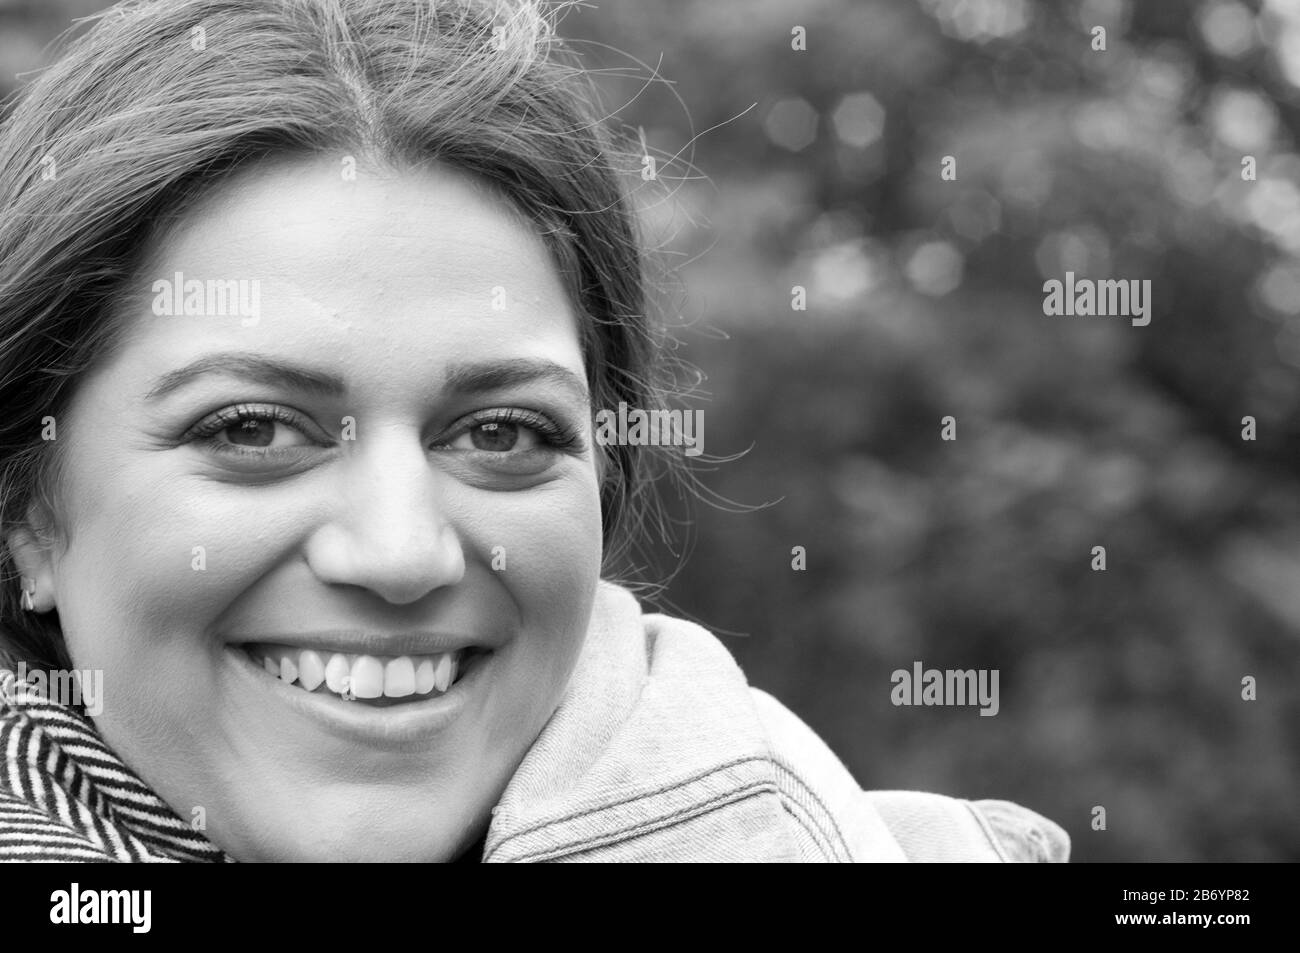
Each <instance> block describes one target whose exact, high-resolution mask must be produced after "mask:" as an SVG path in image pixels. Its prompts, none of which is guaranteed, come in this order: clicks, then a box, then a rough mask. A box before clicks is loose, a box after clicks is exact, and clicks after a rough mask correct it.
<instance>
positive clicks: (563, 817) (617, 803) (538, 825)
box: [492, 756, 770, 853]
mask: <svg viewBox="0 0 1300 953" xmlns="http://www.w3.org/2000/svg"><path fill="white" fill-rule="evenodd" d="M769 760H770V759H768V758H763V757H757V756H754V757H748V758H735V759H733V760H731V761H727V762H725V763H723V764H718V765H714V766H713V767H711V768H709V769H708V770H706V771H700V772H698V773H696V774H692V775H689V776H687V777H685V778H682V779H681V780H679V781H675V782H674V783H672V784H669V785H666V786H664V787H657V788H653V789H651V790H647V791H638V792H637V793H636V794H629V795H627V796H626V797H621V798H617V799H615V800H611V801H604V802H602V803H600V804H597V805H595V806H594V807H587V808H583V809H582V810H579V811H571V812H570V813H568V814H560V815H557V816H555V817H548V818H546V819H545V820H541V821H536V822H534V823H533V824H531V825H529V826H528V827H525V828H523V829H522V830H517V831H513V832H511V833H510V834H508V835H506V837H505V838H503V839H502V840H501V842H500V843H499V844H497V845H496V847H494V848H492V853H495V852H496V850H497V849H498V848H499V847H500V846H501V844H505V843H508V842H509V841H511V840H514V839H516V838H519V837H523V836H524V835H526V834H531V833H533V832H534V831H539V830H541V829H542V828H545V827H550V826H551V825H553V824H562V823H564V822H565V821H574V820H577V819H578V818H580V817H586V816H587V815H589V814H598V813H600V812H601V811H607V810H609V809H610V808H614V807H623V806H624V805H627V804H633V803H635V802H637V801H642V800H645V799H646V798H648V797H654V796H655V795H658V794H665V793H667V792H668V791H675V790H677V789H678V788H684V787H686V786H687V785H688V784H694V783H695V782H697V781H702V780H704V779H705V778H707V777H710V776H711V775H714V774H718V773H719V772H721V771H725V770H727V769H728V768H735V767H739V766H740V765H743V764H748V763H750V762H753V761H757V762H764V761H769Z"/></svg>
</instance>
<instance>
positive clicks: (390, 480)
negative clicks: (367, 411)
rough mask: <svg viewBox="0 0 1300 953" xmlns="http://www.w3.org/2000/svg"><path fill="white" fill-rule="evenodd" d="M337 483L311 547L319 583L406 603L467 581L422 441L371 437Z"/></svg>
mask: <svg viewBox="0 0 1300 953" xmlns="http://www.w3.org/2000/svg"><path fill="white" fill-rule="evenodd" d="M338 480H339V486H340V490H339V493H338V495H337V497H336V498H335V499H334V500H333V501H332V505H331V507H330V509H329V513H330V515H329V517H328V518H327V519H326V520H324V521H323V522H322V524H321V525H320V526H318V527H317V528H316V529H315V531H314V532H313V533H312V534H311V536H310V537H309V538H308V540H307V544H306V557H307V563H308V565H309V566H310V567H311V570H312V572H313V573H314V574H315V575H316V577H317V578H318V579H320V580H321V581H322V582H325V583H330V584H333V585H349V586H359V587H362V588H364V589H368V590H370V591H371V592H374V593H375V594H376V595H378V596H380V597H381V598H383V599H384V600H385V601H387V602H390V603H392V604H394V605H406V604H409V603H412V602H416V601H418V600H419V599H421V598H422V597H424V596H425V595H427V594H428V593H430V592H432V591H433V590H434V589H437V588H439V587H442V586H450V585H455V584H456V583H458V582H459V581H460V580H461V579H462V578H463V577H464V575H465V553H464V549H463V548H462V545H461V542H460V538H459V536H458V535H457V533H456V529H455V526H454V525H453V524H452V521H451V520H450V519H449V518H448V514H447V512H446V510H445V507H444V505H443V504H444V501H443V499H442V497H443V489H444V488H443V487H441V486H440V482H441V480H442V475H441V474H440V473H439V472H438V471H437V470H436V469H435V468H434V467H432V466H430V464H429V460H428V457H427V456H426V454H425V450H424V448H423V446H422V445H421V441H420V439H419V437H418V435H415V436H412V435H410V434H403V433H401V432H397V431H391V432H379V431H374V432H372V433H371V434H370V435H369V436H368V438H367V440H366V443H365V445H364V446H361V445H358V446H357V449H356V452H355V453H354V454H353V455H352V456H351V457H350V458H349V459H348V460H347V461H346V463H345V464H344V466H343V467H341V468H340V470H339V473H338Z"/></svg>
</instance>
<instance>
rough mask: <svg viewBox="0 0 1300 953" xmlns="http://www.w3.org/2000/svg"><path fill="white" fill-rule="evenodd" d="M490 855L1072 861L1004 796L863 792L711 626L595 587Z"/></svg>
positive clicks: (1059, 839) (493, 834)
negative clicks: (572, 657)
mask: <svg viewBox="0 0 1300 953" xmlns="http://www.w3.org/2000/svg"><path fill="white" fill-rule="evenodd" d="M492 815H493V816H492V822H491V824H490V826H489V829H488V833H487V838H486V843H485V847H484V853H483V859H484V861H485V862H512V861H514V862H518V861H551V860H555V861H559V860H565V861H722V862H729V861H816V862H821V861H839V862H853V861H1064V860H1066V859H1067V858H1068V855H1069V847H1070V841H1069V837H1068V835H1067V834H1066V833H1065V831H1064V830H1062V829H1061V828H1060V827H1059V826H1058V825H1057V824H1055V823H1053V822H1052V821H1050V820H1048V819H1047V818H1045V817H1042V816H1040V815H1038V814H1036V813H1034V812H1033V811H1030V810H1028V809H1026V808H1023V807H1020V806H1018V805H1015V804H1012V803H1010V802H1007V801H967V800H962V799H958V798H951V797H945V796H943V795H939V794H928V793H921V792H913V791H863V790H862V789H861V788H860V787H859V786H858V784H857V783H856V782H855V781H854V780H853V777H852V775H851V774H850V773H849V772H848V770H847V769H846V768H845V767H844V765H843V764H842V763H841V762H840V760H839V759H838V758H837V757H836V756H835V755H834V754H833V753H832V752H831V751H830V749H829V748H827V747H826V745H825V743H823V742H822V740H821V739H820V738H818V737H817V735H816V734H815V733H814V732H813V731H812V730H811V729H810V728H809V727H808V726H807V725H805V724H804V723H803V722H802V721H800V720H799V719H798V718H797V717H796V716H795V715H794V714H792V713H791V712H790V711H789V710H788V709H786V708H785V707H784V706H783V705H781V703H780V702H778V701H776V699H774V698H772V697H771V696H770V695H768V694H766V693H764V692H762V691H760V690H758V689H755V688H752V687H750V686H749V685H748V683H747V682H746V680H745V677H744V675H743V673H742V672H741V671H740V669H739V667H738V666H737V665H736V663H735V661H734V659H733V658H732V657H731V654H730V653H729V652H728V651H727V649H726V648H725V647H724V646H723V645H722V643H721V642H720V641H718V639H717V638H715V637H714V636H713V635H712V634H711V633H709V632H708V631H707V630H705V629H703V628H701V627H700V626H698V625H696V624H694V623H691V622H686V621H682V620H680V619H673V618H670V617H668V616H664V615H659V614H642V611H641V607H640V605H639V604H638V603H637V601H636V599H635V597H634V596H633V595H632V594H631V593H630V592H628V591H627V590H626V589H623V588H621V587H619V586H617V585H615V584H613V583H610V582H602V583H600V587H599V590H598V593H597V598H596V603H595V608H594V611H593V615H592V622H591V626H590V629H589V631H588V634H587V638H586V642H585V643H584V646H583V649H582V652H581V654H580V656H579V659H578V662H577V666H576V668H575V671H574V673H573V676H572V679H571V682H570V685H569V688H568V691H567V694H566V695H565V697H564V700H563V701H562V702H561V704H560V706H559V708H558V709H557V711H556V712H555V714H554V716H553V717H552V718H551V720H550V721H549V722H548V723H547V725H546V727H545V728H544V729H543V730H542V733H541V734H540V736H539V737H538V739H537V741H536V742H535V743H534V744H533V746H532V747H531V749H530V750H529V751H528V753H527V754H526V755H525V757H524V760H523V762H522V763H521V765H520V766H519V768H518V770H517V771H516V773H515V775H514V777H513V778H512V779H511V781H510V782H509V784H508V785H507V787H506V790H505V792H504V794H503V796H502V798H501V800H500V802H499V803H498V804H497V806H496V807H495V808H493V811H492Z"/></svg>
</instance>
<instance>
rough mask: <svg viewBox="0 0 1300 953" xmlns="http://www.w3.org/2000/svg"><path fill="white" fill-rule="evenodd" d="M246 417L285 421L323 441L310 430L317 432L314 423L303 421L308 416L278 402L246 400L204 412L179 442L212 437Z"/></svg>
mask: <svg viewBox="0 0 1300 953" xmlns="http://www.w3.org/2000/svg"><path fill="white" fill-rule="evenodd" d="M245 420H270V421H273V422H275V423H278V424H284V425H285V426H287V427H292V428H293V429H295V430H297V431H298V432H299V433H301V434H302V435H303V436H304V437H306V438H307V439H308V440H311V441H312V442H314V443H317V444H320V443H322V441H321V439H320V438H319V437H318V436H314V435H313V434H312V433H311V431H312V430H315V431H317V433H320V432H321V431H320V428H319V427H316V426H315V425H314V424H308V423H306V421H307V417H306V415H305V414H302V413H300V412H298V411H296V410H294V409H293V408H291V407H285V406H283V405H281V404H249V403H241V404H231V405H229V406H227V407H221V408H219V409H217V410H214V411H212V412H211V413H209V414H205V415H204V416H203V417H202V418H201V419H200V420H199V421H198V422H197V423H196V424H194V425H193V426H192V427H190V428H189V430H187V431H186V432H185V434H184V436H182V437H181V441H182V442H183V443H188V442H189V441H192V440H202V439H204V438H207V437H214V436H216V435H217V434H218V433H220V432H221V431H222V430H225V429H226V428H228V427H233V426H235V425H236V424H239V423H242V422H243V421H245Z"/></svg>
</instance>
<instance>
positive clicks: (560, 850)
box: [484, 775, 780, 862]
mask: <svg viewBox="0 0 1300 953" xmlns="http://www.w3.org/2000/svg"><path fill="white" fill-rule="evenodd" d="M705 776H706V777H707V775H705ZM665 790H668V789H665ZM764 793H772V794H777V795H779V794H780V792H779V791H778V790H777V788H776V787H775V785H773V784H772V783H771V782H770V781H766V780H761V781H751V782H750V783H748V784H746V785H745V786H743V787H740V788H733V789H732V790H730V791H725V792H723V793H722V794H717V795H714V796H713V797H711V798H709V799H708V800H706V801H701V802H700V803H698V804H692V805H691V806H690V807H687V808H682V809H680V810H677V811H673V812H672V813H670V814H665V815H663V816H662V817H658V818H655V819H654V820H652V821H643V822H641V823H640V824H636V825H634V826H632V827H624V828H621V829H619V830H617V831H609V832H607V833H605V834H601V835H597V836H594V837H588V838H586V839H583V840H577V841H573V842H571V843H568V844H565V845H563V846H561V847H555V848H550V849H547V850H535V851H533V852H531V853H525V854H521V855H520V856H518V857H516V858H513V860H515V861H516V862H523V861H537V860H553V859H556V858H559V857H566V856H569V855H571V854H581V853H586V852H587V851H591V850H595V849H598V848H600V847H607V846H609V845H611V844H617V843H619V842H620V841H623V840H630V839H632V838H635V837H642V836H644V835H646V834H653V833H654V832H655V831H658V830H663V829H664V828H666V827H671V826H673V825H674V824H676V823H678V822H680V821H683V820H691V819H694V818H696V817H700V816H703V815H704V814H708V813H709V812H711V811H714V810H716V809H717V808H719V807H723V806H725V805H727V804H735V803H739V802H741V801H746V800H748V799H749V798H751V797H756V796H758V795H761V794H764ZM588 813H591V812H590V811H583V812H580V813H579V814H576V815H573V817H579V816H581V815H582V814H588ZM573 817H571V818H567V819H569V820H572V819H573ZM542 826H546V825H542ZM538 829H540V828H538V827H534V828H533V830H538ZM520 836H522V834H512V835H511V836H510V837H508V838H507V839H506V840H503V841H502V842H501V844H498V845H497V847H496V848H494V849H493V851H492V853H493V854H496V853H497V852H498V851H499V850H500V849H501V846H502V845H504V844H507V843H509V842H510V841H511V840H514V839H516V838H518V837H520ZM486 859H487V857H484V860H486Z"/></svg>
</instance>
